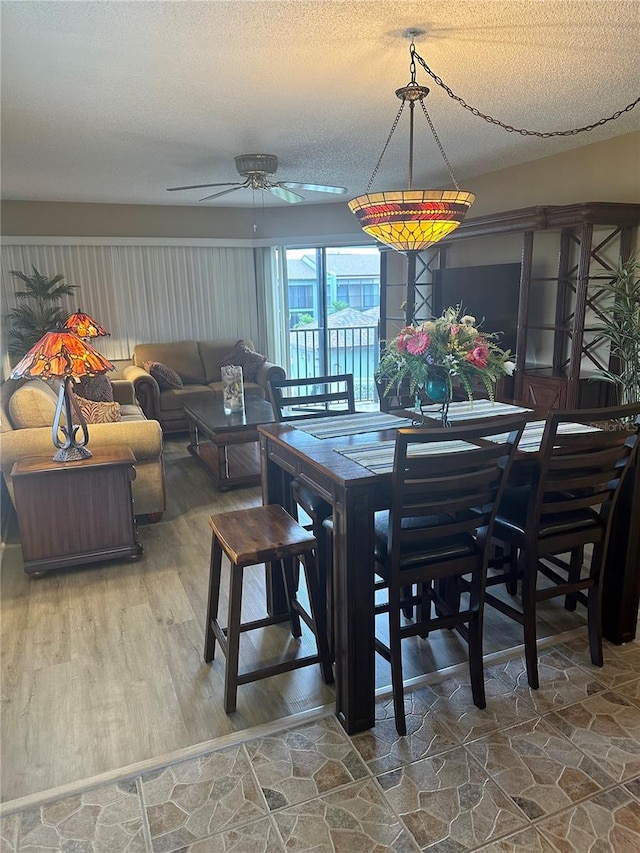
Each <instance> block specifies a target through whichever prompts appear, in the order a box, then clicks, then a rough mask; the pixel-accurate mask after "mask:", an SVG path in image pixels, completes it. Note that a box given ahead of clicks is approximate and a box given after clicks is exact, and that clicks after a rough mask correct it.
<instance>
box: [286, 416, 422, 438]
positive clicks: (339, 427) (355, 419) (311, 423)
mask: <svg viewBox="0 0 640 853" xmlns="http://www.w3.org/2000/svg"><path fill="white" fill-rule="evenodd" d="M289 425H290V426H293V427H295V428H296V429H300V430H302V432H306V433H308V434H309V435H312V436H314V438H340V437H341V436H344V435H358V433H361V432H378V431H379V430H382V429H399V427H405V426H411V418H398V417H396V415H388V414H385V413H384V412H357V413H356V414H355V415H335V416H334V417H329V418H301V419H300V420H298V421H291V422H290V423H289Z"/></svg>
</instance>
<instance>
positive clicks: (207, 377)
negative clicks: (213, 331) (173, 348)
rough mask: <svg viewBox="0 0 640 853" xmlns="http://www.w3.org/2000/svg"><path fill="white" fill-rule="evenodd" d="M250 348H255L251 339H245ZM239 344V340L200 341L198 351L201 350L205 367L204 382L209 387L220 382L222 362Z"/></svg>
mask: <svg viewBox="0 0 640 853" xmlns="http://www.w3.org/2000/svg"><path fill="white" fill-rule="evenodd" d="M244 342H245V344H246V345H247V346H248V347H251V348H253V343H252V342H251V340H250V339H249V338H245V339H244ZM237 343H238V338H226V339H225V338H221V339H220V340H217V341H198V349H199V350H200V358H201V359H202V365H203V367H204V382H205V385H209V384H210V383H211V382H220V378H221V377H220V362H221V361H222V359H223V358H225V356H227V355H228V354H229V353H230V352H231V350H232V349H233V348H234V346H235V345H236V344H237Z"/></svg>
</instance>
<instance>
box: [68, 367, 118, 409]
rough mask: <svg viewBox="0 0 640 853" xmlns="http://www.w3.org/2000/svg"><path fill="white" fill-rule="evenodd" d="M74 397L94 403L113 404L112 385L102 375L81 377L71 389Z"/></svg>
mask: <svg viewBox="0 0 640 853" xmlns="http://www.w3.org/2000/svg"><path fill="white" fill-rule="evenodd" d="M73 391H74V393H75V395H76V397H84V399H85V400H93V401H94V402H95V403H113V385H112V384H111V380H110V379H109V377H108V376H106V375H105V374H104V373H102V374H100V375H99V376H82V377H81V378H80V380H79V381H78V382H76V384H75V386H74V389H73Z"/></svg>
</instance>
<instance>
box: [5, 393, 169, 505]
mask: <svg viewBox="0 0 640 853" xmlns="http://www.w3.org/2000/svg"><path fill="white" fill-rule="evenodd" d="M112 385H113V396H114V400H115V401H116V402H118V403H119V404H120V416H121V420H120V421H116V422H115V423H94V424H89V443H88V447H89V449H91V447H109V446H114V445H123V446H125V447H129V448H130V449H131V451H132V452H133V454H134V456H135V457H136V460H137V461H136V464H135V469H136V478H135V480H134V481H133V483H132V484H131V488H132V493H133V501H134V512H135V514H136V515H148V516H149V520H150V521H159V520H160V518H161V517H162V513H163V512H164V510H165V508H166V493H165V477H164V462H163V456H162V430H161V429H160V424H159V423H158V422H157V421H154V420H148V419H147V418H146V417H145V416H144V413H143V411H142V409H141V408H140V407H139V406H138V405H137V404H136V400H135V396H134V389H133V385H132V384H131V382H128V381H124V380H115V381H113V382H112ZM57 399H58V395H57V393H56V391H55V390H54V388H53V387H52V386H51V385H50V383H48V382H43V381H42V380H40V379H31V380H25V379H17V380H16V379H7V380H6V381H5V382H3V383H2V385H0V411H1V415H0V417H1V420H0V432H1V436H0V470H1V471H2V476H3V478H4V481H5V483H6V485H7V489H8V492H9V495H10V497H11V499H12V500H13V498H14V495H13V484H12V482H11V469H12V467H13V464H14V462H16V461H17V460H18V459H22V458H24V457H27V456H38V455H40V454H51V456H52V457H53V454H54V453H55V447H54V446H53V440H52V436H51V427H52V424H53V418H54V414H55V409H56V403H57Z"/></svg>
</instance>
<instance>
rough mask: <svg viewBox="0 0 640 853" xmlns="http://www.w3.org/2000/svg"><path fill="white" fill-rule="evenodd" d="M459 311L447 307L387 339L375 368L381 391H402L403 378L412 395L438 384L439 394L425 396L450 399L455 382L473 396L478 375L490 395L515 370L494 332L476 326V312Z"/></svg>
mask: <svg viewBox="0 0 640 853" xmlns="http://www.w3.org/2000/svg"><path fill="white" fill-rule="evenodd" d="M462 312H463V308H462V306H461V305H458V306H457V307H455V308H447V309H446V310H445V311H444V312H443V314H442V316H441V317H438V318H437V319H432V320H427V321H426V322H424V323H419V324H416V325H412V326H405V328H404V329H402V330H401V331H400V334H399V335H398V336H397V337H395V338H393V340H391V341H388V343H387V346H386V348H385V350H384V353H383V355H382V357H381V358H380V364H379V366H378V370H377V371H376V378H377V379H378V380H379V381H382V382H384V393H385V394H388V393H389V392H390V391H391V390H392V389H395V392H396V393H400V385H401V384H403V383H404V384H405V385H406V382H407V381H408V383H409V393H410V394H411V395H417V394H418V393H419V392H426V393H427V394H429V390H430V388H433V387H437V386H438V385H439V386H440V388H441V394H440V397H439V398H438V396H437V395H435V394H430V395H429V396H432V399H435V400H436V402H440V401H441V400H443V399H449V400H450V399H451V398H452V396H453V385H454V381H455V382H456V383H459V384H460V385H461V386H462V387H463V388H464V390H465V391H466V393H467V395H468V397H469V400H472V399H473V385H474V380H480V381H481V382H482V383H483V385H484V387H485V388H486V389H487V394H488V395H489V398H490V399H491V400H493V393H494V385H495V383H496V382H497V381H498V379H499V378H500V377H501V376H511V374H512V373H513V371H514V369H515V364H514V362H513V361H512V360H511V352H510V351H509V350H502V349H500V347H499V346H498V344H497V343H496V339H497V335H496V334H493V333H491V332H482V331H480V329H479V328H478V324H477V323H476V319H475V317H472V316H471V315H469V314H463V313H462ZM443 386H444V387H443Z"/></svg>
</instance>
